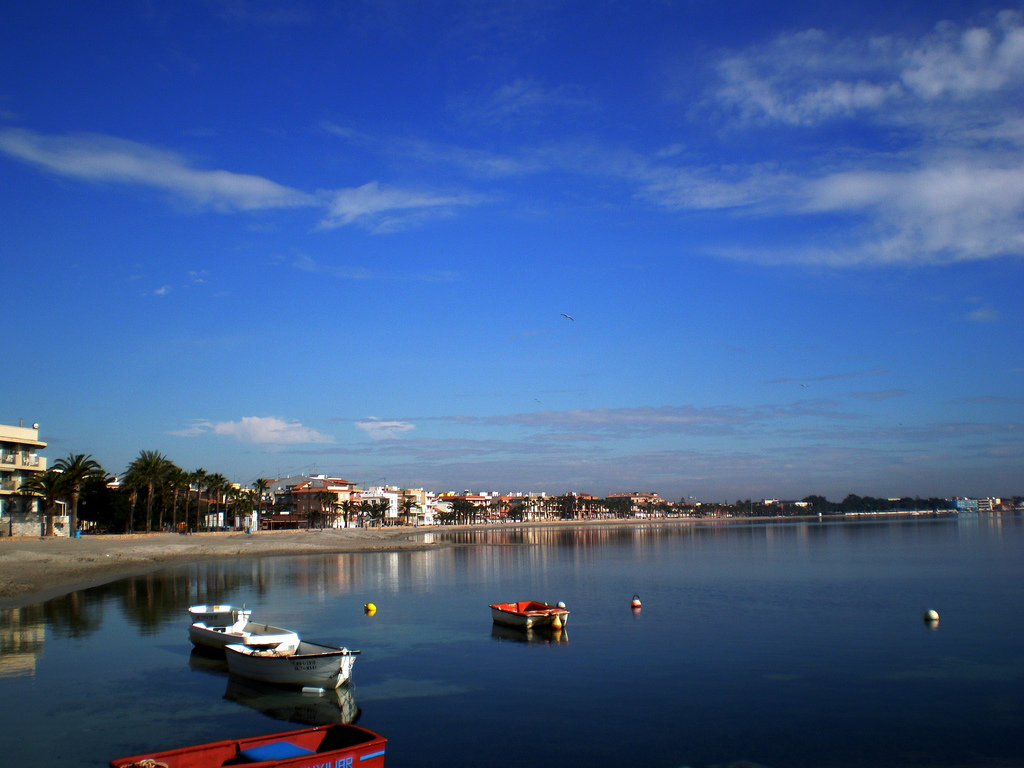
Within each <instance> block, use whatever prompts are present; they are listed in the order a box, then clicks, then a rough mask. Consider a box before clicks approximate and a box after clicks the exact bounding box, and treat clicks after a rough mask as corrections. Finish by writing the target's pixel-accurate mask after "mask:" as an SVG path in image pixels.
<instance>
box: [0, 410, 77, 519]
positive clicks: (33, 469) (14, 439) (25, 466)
mask: <svg viewBox="0 0 1024 768" xmlns="http://www.w3.org/2000/svg"><path fill="white" fill-rule="evenodd" d="M44 448H46V443H44V442H43V441H41V440H40V439H39V425H38V424H33V425H32V426H31V427H25V426H17V427H14V426H9V425H7V424H0V536H41V535H42V534H43V533H44V531H45V520H44V519H43V515H42V513H41V510H40V508H39V500H38V498H37V497H35V496H31V495H28V494H25V493H22V491H21V487H22V486H23V485H24V484H25V482H26V481H27V480H28V479H29V478H30V477H32V476H33V475H38V474H42V473H43V472H45V471H46V458H45V457H44V456H40V455H39V452H40V451H41V450H43V449H44ZM54 526H55V531H56V532H57V533H58V534H61V533H62V534H63V535H65V536H67V535H68V531H67V520H66V516H62V515H58V516H57V517H55V518H54Z"/></svg>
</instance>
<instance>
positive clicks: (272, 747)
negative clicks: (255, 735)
mask: <svg viewBox="0 0 1024 768" xmlns="http://www.w3.org/2000/svg"><path fill="white" fill-rule="evenodd" d="M315 754H316V752H314V751H313V750H311V749H306V748H305V747H300V746H299V745H298V744H292V743H291V742H290V741H272V742H270V743H269V744H260V745H259V746H258V747H250V748H249V749H243V750H241V751H240V752H239V753H238V757H239V758H241V759H240V760H239V762H245V763H262V762H265V761H267V760H287V759H288V758H291V757H304V756H306V755H315Z"/></svg>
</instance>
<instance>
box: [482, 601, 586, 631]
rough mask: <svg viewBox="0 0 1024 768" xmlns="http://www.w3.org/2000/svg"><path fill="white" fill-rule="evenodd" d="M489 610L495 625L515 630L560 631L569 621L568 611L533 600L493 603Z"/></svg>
mask: <svg viewBox="0 0 1024 768" xmlns="http://www.w3.org/2000/svg"><path fill="white" fill-rule="evenodd" d="M490 609H491V619H492V620H493V621H494V623H495V624H501V625H502V626H506V627H515V628H516V629H541V628H545V627H547V628H551V629H556V628H557V629H561V628H563V627H564V626H565V625H566V623H567V622H568V621H569V611H567V610H566V609H565V608H559V607H558V606H557V605H549V604H547V603H540V602H537V601H535V600H524V601H520V602H518V603H495V604H494V605H491V606H490ZM556 619H557V621H556Z"/></svg>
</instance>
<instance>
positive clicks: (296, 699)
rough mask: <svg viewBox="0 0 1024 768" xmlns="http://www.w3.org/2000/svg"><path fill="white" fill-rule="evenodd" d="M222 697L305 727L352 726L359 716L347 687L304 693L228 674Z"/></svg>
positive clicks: (350, 689) (358, 710)
mask: <svg viewBox="0 0 1024 768" xmlns="http://www.w3.org/2000/svg"><path fill="white" fill-rule="evenodd" d="M224 698H225V699H230V700H231V701H236V702H238V703H239V704H243V705H245V706H247V707H252V708H253V709H257V710H259V711H260V712H262V713H263V714H264V715H266V716H267V717H272V718H274V719H275V720H285V721H287V722H289V723H304V724H306V725H334V724H336V723H344V724H346V725H351V724H353V723H355V722H356V721H357V720H358V719H359V715H360V714H361V710H360V709H359V707H358V706H357V705H356V700H355V697H354V696H353V695H352V688H351V687H350V686H343V687H341V688H330V689H324V690H323V693H303V692H302V691H298V690H295V689H294V688H282V687H280V686H276V685H272V684H270V683H261V682H258V681H256V680H249V679H248V678H243V677H236V676H235V675H230V676H229V677H228V687H227V689H226V690H225V691H224Z"/></svg>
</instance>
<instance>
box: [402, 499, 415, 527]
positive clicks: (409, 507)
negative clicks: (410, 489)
mask: <svg viewBox="0 0 1024 768" xmlns="http://www.w3.org/2000/svg"><path fill="white" fill-rule="evenodd" d="M400 506H401V508H402V517H404V518H405V524H406V525H408V524H409V516H410V515H411V514H412V511H413V510H414V509H416V508H417V507H419V504H417V503H416V499H414V498H413V497H412V496H403V497H402V501H401V504H400Z"/></svg>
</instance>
